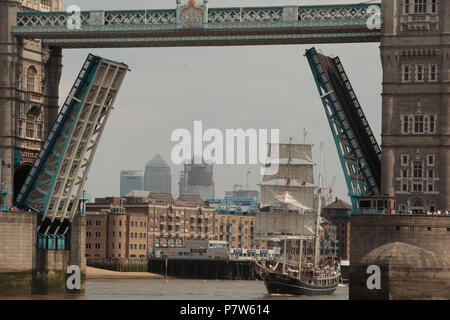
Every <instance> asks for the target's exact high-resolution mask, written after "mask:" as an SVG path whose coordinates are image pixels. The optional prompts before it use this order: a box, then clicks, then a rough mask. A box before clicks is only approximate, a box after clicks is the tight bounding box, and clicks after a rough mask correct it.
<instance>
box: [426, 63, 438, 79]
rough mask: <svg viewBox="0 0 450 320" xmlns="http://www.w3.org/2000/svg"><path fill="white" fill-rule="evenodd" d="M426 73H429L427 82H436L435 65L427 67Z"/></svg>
mask: <svg viewBox="0 0 450 320" xmlns="http://www.w3.org/2000/svg"><path fill="white" fill-rule="evenodd" d="M428 72H429V74H428V78H429V79H428V80H429V81H430V82H437V80H438V79H437V72H438V70H437V65H435V64H432V65H430V66H429V67H428Z"/></svg>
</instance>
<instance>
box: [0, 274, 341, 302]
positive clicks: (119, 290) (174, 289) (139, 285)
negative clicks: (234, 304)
mask: <svg viewBox="0 0 450 320" xmlns="http://www.w3.org/2000/svg"><path fill="white" fill-rule="evenodd" d="M348 293H349V290H348V286H343V285H339V287H338V288H337V289H336V291H335V293H334V294H333V295H330V296H314V297H309V296H289V295H275V296H270V295H268V294H267V291H266V288H265V286H264V282H263V281H255V280H251V281H238V280H218V281H216V280H191V279H189V280H187V279H169V280H168V281H166V280H164V279H118V280H111V279H108V280H97V279H95V280H94V279H93V280H88V281H87V282H86V293H85V295H84V296H78V297H76V298H75V297H74V296H71V295H67V296H66V295H58V296H55V295H42V296H39V295H27V296H16V297H14V296H10V297H0V299H27V300H29V299H36V300H48V299H55V300H60V299H77V300H78V299H81V300H273V299H274V300H277V299H282V300H291V299H296V300H348Z"/></svg>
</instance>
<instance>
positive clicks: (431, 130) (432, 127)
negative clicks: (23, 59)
mask: <svg viewBox="0 0 450 320" xmlns="http://www.w3.org/2000/svg"><path fill="white" fill-rule="evenodd" d="M429 133H436V119H435V116H430V128H429Z"/></svg>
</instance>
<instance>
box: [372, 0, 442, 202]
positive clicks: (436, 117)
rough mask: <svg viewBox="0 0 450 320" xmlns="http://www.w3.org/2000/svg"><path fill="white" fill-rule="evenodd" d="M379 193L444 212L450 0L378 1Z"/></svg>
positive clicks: (399, 200)
mask: <svg viewBox="0 0 450 320" xmlns="http://www.w3.org/2000/svg"><path fill="white" fill-rule="evenodd" d="M382 10H383V30H382V38H381V60H382V65H383V111H382V112H383V113H382V150H383V151H382V152H383V153H382V193H383V194H388V195H390V196H395V197H397V205H398V206H401V207H405V208H408V207H410V208H411V209H413V210H414V209H421V210H439V209H440V210H447V209H450V135H449V134H450V126H449V125H450V115H449V109H450V37H449V36H448V35H449V33H450V1H447V0H383V9H382Z"/></svg>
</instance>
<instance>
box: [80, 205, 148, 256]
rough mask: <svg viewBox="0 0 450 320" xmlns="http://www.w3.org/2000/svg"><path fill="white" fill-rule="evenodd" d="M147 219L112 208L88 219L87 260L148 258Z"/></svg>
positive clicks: (90, 214) (140, 215)
mask: <svg viewBox="0 0 450 320" xmlns="http://www.w3.org/2000/svg"><path fill="white" fill-rule="evenodd" d="M147 224H148V217H147V216H146V215H145V214H142V213H135V212H126V211H125V208H123V207H119V206H111V207H110V208H108V209H101V210H100V211H97V212H89V213H87V215H86V257H87V258H124V259H130V258H131V259H132V258H146V257H147V251H148V237H147Z"/></svg>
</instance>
